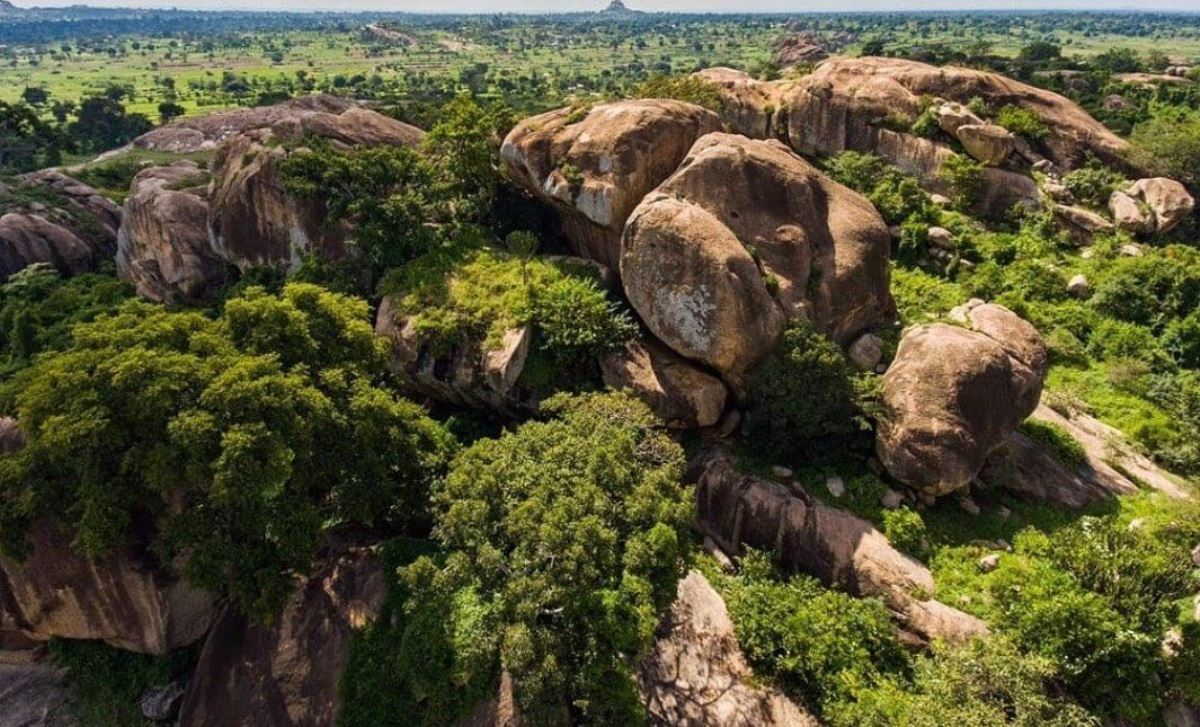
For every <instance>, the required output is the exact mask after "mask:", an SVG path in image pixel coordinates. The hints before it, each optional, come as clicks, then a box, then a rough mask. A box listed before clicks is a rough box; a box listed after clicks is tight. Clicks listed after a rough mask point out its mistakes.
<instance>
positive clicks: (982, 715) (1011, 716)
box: [831, 636, 1097, 727]
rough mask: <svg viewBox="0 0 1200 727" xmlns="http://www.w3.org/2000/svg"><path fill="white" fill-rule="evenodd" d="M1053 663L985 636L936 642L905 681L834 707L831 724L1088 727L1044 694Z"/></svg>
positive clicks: (1080, 715) (1081, 716)
mask: <svg viewBox="0 0 1200 727" xmlns="http://www.w3.org/2000/svg"><path fill="white" fill-rule="evenodd" d="M1054 677H1055V669H1054V664H1053V663H1052V662H1050V661H1049V660H1047V659H1045V658H1042V657H1038V656H1035V655H1030V654H1023V653H1021V651H1020V650H1019V649H1018V647H1017V645H1015V644H1013V643H1012V642H1011V641H1010V640H1008V639H1005V638H1002V637H999V636H992V637H989V638H982V639H974V640H972V641H971V642H969V643H967V644H963V645H961V646H955V645H950V644H942V643H938V644H935V645H934V647H933V654H932V656H925V657H920V658H918V659H916V660H915V662H914V664H913V678H912V683H911V685H909V684H905V683H903V682H899V681H897V680H886V681H884V682H882V683H880V684H879V685H878V686H875V687H873V688H872V689H869V690H863V691H860V692H859V694H858V699H857V701H855V702H845V703H842V704H839V705H838V708H837V709H836V710H835V711H834V713H833V715H832V719H831V723H832V724H834V725H838V726H840V725H847V726H848V725H906V726H911V727H944V725H979V726H980V727H983V726H987V727H1002V726H1004V725H1010V726H1011V727H1042V726H1043V725H1045V726H1046V727H1094V725H1096V724H1097V722H1096V720H1094V719H1093V718H1092V717H1091V716H1090V715H1088V713H1087V712H1085V711H1084V710H1082V709H1080V708H1079V707H1078V706H1077V705H1074V704H1071V703H1070V702H1067V701H1065V700H1063V699H1059V698H1055V697H1054V696H1051V695H1052V694H1053V693H1054V691H1055V690H1054Z"/></svg>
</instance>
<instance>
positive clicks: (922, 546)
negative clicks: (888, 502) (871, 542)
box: [883, 507, 929, 557]
mask: <svg viewBox="0 0 1200 727" xmlns="http://www.w3.org/2000/svg"><path fill="white" fill-rule="evenodd" d="M883 534H884V535H885V536H887V539H888V541H890V542H891V544H892V545H893V546H895V547H896V548H897V549H898V550H902V551H904V552H905V553H908V554H909V555H915V556H917V557H921V556H923V555H924V554H925V552H926V551H927V550H929V543H928V541H926V539H925V521H924V520H922V519H921V514H920V513H919V512H917V511H916V510H910V509H909V508H907V507H901V508H897V509H895V510H884V511H883Z"/></svg>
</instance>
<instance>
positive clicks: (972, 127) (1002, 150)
mask: <svg viewBox="0 0 1200 727" xmlns="http://www.w3.org/2000/svg"><path fill="white" fill-rule="evenodd" d="M954 136H955V138H957V139H958V140H959V141H960V142H962V145H963V149H966V150H967V153H968V154H970V155H971V156H973V157H975V159H977V160H979V161H981V162H983V163H984V164H986V165H988V166H989V167H997V166H1000V165H1001V164H1002V163H1004V160H1005V159H1008V155H1009V154H1012V152H1013V148H1014V147H1015V146H1016V141H1015V139H1014V138H1013V135H1012V134H1010V133H1009V132H1008V130H1007V129H1005V128H1004V127H1003V126H996V125H995V124H963V125H962V126H959V127H958V129H957V130H956V131H955V134H954Z"/></svg>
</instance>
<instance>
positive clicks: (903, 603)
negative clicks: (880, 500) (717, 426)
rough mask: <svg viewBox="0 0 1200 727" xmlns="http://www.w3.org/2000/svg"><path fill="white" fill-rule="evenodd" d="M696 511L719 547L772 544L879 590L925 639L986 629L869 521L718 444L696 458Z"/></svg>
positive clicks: (782, 557)
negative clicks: (744, 467) (766, 474)
mask: <svg viewBox="0 0 1200 727" xmlns="http://www.w3.org/2000/svg"><path fill="white" fill-rule="evenodd" d="M693 471H694V472H696V473H697V485H696V502H697V506H696V518H697V525H698V527H699V528H700V530H701V531H703V532H704V533H705V534H707V535H709V536H711V537H712V538H713V540H715V541H716V542H717V543H718V544H719V545H720V546H721V547H722V548H723V549H724V550H726V551H728V552H731V553H735V552H738V550H739V548H740V547H741V546H742V545H743V544H744V545H748V546H751V547H754V548H760V549H764V550H768V551H772V552H774V553H775V554H776V555H777V557H778V559H779V562H780V564H781V565H782V566H783V567H784V568H785V569H787V570H790V571H793V572H804V573H808V574H809V575H812V576H814V577H816V578H819V579H820V580H821V581H823V582H824V583H826V584H827V585H831V586H835V587H838V588H842V589H845V590H847V591H849V592H850V593H853V594H855V595H858V596H877V597H879V598H881V599H883V601H884V602H885V603H886V604H887V606H888V608H889V609H891V610H892V611H893V612H894V613H896V614H897V617H898V619H899V621H900V625H901V626H902V627H903V628H904V629H905V630H906V631H908V632H910V633H911V634H913V635H915V636H918V637H920V638H923V639H929V640H932V639H943V640H948V641H955V642H960V641H965V640H968V639H970V638H971V637H973V636H977V635H980V634H983V633H986V632H987V627H986V626H985V625H984V624H983V622H982V621H980V620H979V619H977V618H975V617H973V616H969V615H967V614H965V613H962V612H961V611H958V610H956V609H954V608H950V607H949V606H946V605H945V604H942V603H940V602H938V601H935V600H931V599H932V594H933V593H934V583H933V576H932V574H931V573H930V572H929V569H928V568H926V567H925V566H924V565H922V564H921V563H920V562H918V561H916V560H914V559H913V558H910V557H909V556H907V555H905V554H903V553H901V552H900V551H898V550H896V549H895V548H893V547H892V546H891V544H890V543H888V541H887V538H886V537H884V535H883V533H881V532H879V531H878V530H876V529H875V528H874V527H873V526H872V525H871V523H869V522H867V521H866V520H863V519H862V518H859V517H858V516H856V515H853V514H851V513H849V512H846V511H845V510H840V509H837V508H833V507H829V506H827V505H822V504H820V503H817V502H814V501H812V500H811V499H809V498H807V497H802V496H800V495H798V494H796V493H795V492H793V491H792V490H790V489H788V488H787V487H786V486H784V485H781V484H778V483H775V482H769V481H767V480H762V479H759V478H757V477H752V476H749V475H744V474H741V473H740V472H738V471H737V470H736V469H735V468H734V466H733V463H732V461H731V459H730V457H729V455H728V453H726V452H723V451H720V450H718V451H714V452H710V453H708V456H707V457H705V458H704V459H702V461H700V462H698V463H694V465H693Z"/></svg>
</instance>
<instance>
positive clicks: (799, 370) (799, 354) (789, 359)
mask: <svg viewBox="0 0 1200 727" xmlns="http://www.w3.org/2000/svg"><path fill="white" fill-rule="evenodd" d="M746 390H747V392H748V393H747V396H748V399H749V402H750V406H749V409H748V411H747V413H746V418H745V424H744V431H745V433H746V435H747V437H748V441H749V442H750V443H751V446H752V447H754V448H755V449H758V450H760V451H762V452H764V453H770V454H772V455H773V456H783V457H792V456H794V455H798V454H799V453H801V452H802V450H803V448H804V440H805V439H807V438H811V437H817V436H821V435H827V434H841V433H845V432H849V431H852V430H853V421H852V419H853V417H854V415H855V405H854V401H855V392H854V386H853V384H852V382H851V370H850V365H849V364H848V363H847V361H846V357H845V356H844V355H843V353H842V350H841V349H840V348H838V346H837V344H835V343H833V342H832V341H830V340H829V339H828V338H826V337H825V336H823V335H821V334H820V333H818V332H817V331H815V330H814V329H813V328H812V326H811V325H810V324H809V323H808V322H807V321H805V320H803V319H802V318H797V319H796V320H794V321H792V322H791V323H790V324H788V327H787V329H785V330H784V333H783V340H782V341H781V342H780V345H779V347H778V348H777V349H776V351H775V352H774V353H772V354H771V355H770V356H769V357H768V358H767V359H766V360H765V361H764V362H763V363H761V364H760V365H759V366H758V367H757V368H756V369H754V371H752V372H751V373H750V375H749V377H748V378H747V382H746Z"/></svg>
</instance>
